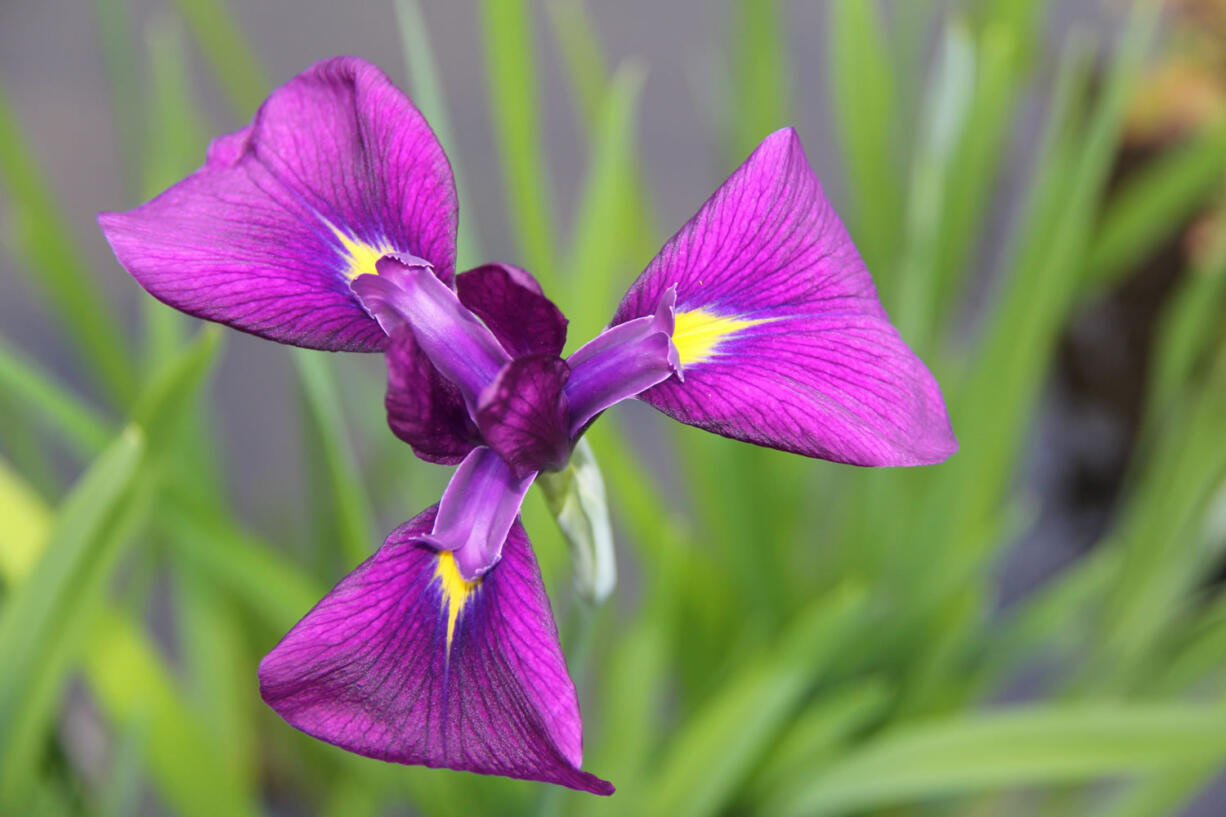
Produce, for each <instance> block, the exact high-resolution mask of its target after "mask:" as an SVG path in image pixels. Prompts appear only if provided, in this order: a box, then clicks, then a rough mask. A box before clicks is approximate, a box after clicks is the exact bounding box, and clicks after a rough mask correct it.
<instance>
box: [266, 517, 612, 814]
mask: <svg viewBox="0 0 1226 817" xmlns="http://www.w3.org/2000/svg"><path fill="white" fill-rule="evenodd" d="M434 514H435V508H429V509H427V510H426V511H424V512H423V513H421V514H419V515H418V516H417V517H415V518H414V519H412V520H411V521H409V522H406V523H405V524H404V525H402V526H400V527H399V528H398V529H397V530H396V531H394V532H393V533H392V535H391V536H389V537H388V539H387V541H386V542H385V543H384V545H383V547H382V548H380V549H379V551H378V552H377V553H375V555H373V556H372V557H370V559H368V560H367V561H366V562H364V563H363V564H362V565H361V566H360V567H358V568H357V570H355V571H354V572H353V573H351V574H349V575H348V576H346V577H345V578H344V579H343V580H341V582H340V584H338V585H337V586H336V587H335V588H334V589H333V590H332V592H331V593H329V594H328V595H327V596H325V597H324V599H323V600H322V601H321V602H320V603H319V604H317V605H316V606H315V608H314V609H312V610H311V612H309V613H308V614H307V615H306V617H305V618H303V619H302V620H301V621H300V622H298V623H297V624H296V625H294V628H293V629H292V630H290V632H289V634H288V635H286V636H285V638H283V639H282V640H281V642H280V643H279V644H278V645H277V646H276V647H275V648H274V649H273V650H272V652H270V653H269V654H268V655H267V656H266V657H265V658H264V660H263V661H262V662H261V664H260V673H259V676H260V692H261V694H262V695H263V697H264V700H265V701H266V702H267V703H268V704H269V705H270V706H271V707H272V708H273V709H275V710H276V711H277V713H278V714H280V715H281V717H283V718H284V719H285V720H286V721H288V722H289V723H290V724H291V725H292V726H294V727H296V728H298V729H301V730H302V731H304V732H306V733H307V734H309V735H312V736H314V737H316V738H320V739H322V740H325V741H327V742H329V743H332V744H334V745H336V746H340V747H342V748H344V749H348V750H349V751H352V752H357V753H358V754H362V755H366V756H367V757H374V758H379V759H381V760H387V761H392V762H395V763H407V764H422V765H426V766H431V767H435V768H438V767H444V768H450V769H460V770H464V771H471V772H478V773H481V774H496V775H504V776H507V777H516V778H521V779H525V780H539V781H544V782H548V783H557V784H560V785H563V786H569V787H571V788H575V789H581V790H583V791H589V792H594V793H596V794H611V793H612V792H613V787H612V786H611V785H610V784H609V783H607V782H605V781H603V780H601V779H600V778H598V777H595V776H594V775H591V774H589V773H587V772H583V771H580V770H579V765H580V764H581V762H582V738H581V729H582V725H581V721H580V717H579V706H578V702H577V700H576V695H575V687H574V684H573V683H572V682H571V680H570V676H569V675H568V673H567V670H566V662H565V659H563V657H562V650H561V647H560V646H559V644H558V634H557V628H556V627H555V626H554V623H553V615H552V613H551V611H550V608H549V599H548V598H547V597H546V595H545V590H544V587H543V585H542V583H541V575H540V570H539V569H538V568H537V565H536V560H535V558H534V557H533V555H532V550H531V548H530V546H529V544H528V537H527V535H526V534H525V533H524V530H523V527H522V526H521V525H519V524H518V523H516V525H515V526H514V528H513V529H512V530H511V532H510V534H509V536H508V537H507V541H506V544H505V547H504V549H503V559H502V561H501V562H500V563H499V564H498V566H497V568H496V569H495V570H493V571H491V572H490V573H488V574H487V575H485V576H484V577H482V578H481V579H480V580H479V581H477V582H465V581H464V580H463V579H461V578H460V577H459V575H458V573H456V570H455V566H454V563H453V561H452V557H451V554H450V553H448V552H445V551H443V552H440V551H436V550H434V549H433V548H430V547H428V546H427V545H425V544H423V543H422V540H421V538H420V537H421V535H422V534H423V533H425V532H426V531H428V530H429V529H430V528H431V526H432V525H433V522H434Z"/></svg>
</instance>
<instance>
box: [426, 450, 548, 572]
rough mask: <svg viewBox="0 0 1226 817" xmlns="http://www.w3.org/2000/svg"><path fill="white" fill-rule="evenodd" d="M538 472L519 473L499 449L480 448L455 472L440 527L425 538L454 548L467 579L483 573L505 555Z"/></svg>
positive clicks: (438, 522)
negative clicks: (504, 546) (509, 536)
mask: <svg viewBox="0 0 1226 817" xmlns="http://www.w3.org/2000/svg"><path fill="white" fill-rule="evenodd" d="M535 478H536V472H535V471H531V472H529V473H528V474H526V475H524V476H516V475H515V474H513V473H512V472H511V469H510V467H509V466H508V465H507V464H506V462H504V461H503V459H502V457H500V456H498V454H497V453H496V452H495V451H494V450H493V449H490V448H487V447H485V446H481V447H480V448H474V449H473V450H472V451H471V452H469V454H468V456H467V457H465V458H464V461H463V462H461V463H460V467H459V468H457V469H456V470H455V473H454V474H452V476H451V482H449V483H447V488H446V490H444V491H443V498H442V500H441V501H440V502H439V505H438V516H436V517H435V519H434V528H433V529H432V530H431V531H430V534H429V535H428V536H425V537H423V538H424V539H425V540H426V541H428V542H429V543H430V544H431V545H433V546H434V547H436V548H439V549H440V550H450V551H452V552H454V553H455V560H456V565H458V566H459V568H460V575H461V576H463V577H464V578H465V579H468V580H470V581H471V580H472V579H475V578H477V577H478V576H480V575H482V574H483V573H485V572H486V571H488V570H489V569H490V568H491V567H493V566H494V565H496V564H497V563H498V559H499V558H501V555H502V543H503V541H504V540H505V539H506V538H507V531H509V530H510V529H511V524H512V523H513V522H514V521H515V518H516V517H517V516H518V515H519V506H520V505H521V504H523V501H524V495H525V494H526V493H528V488H529V487H530V486H531V485H532V480H533V479H535Z"/></svg>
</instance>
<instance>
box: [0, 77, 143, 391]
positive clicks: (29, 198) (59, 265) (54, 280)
mask: <svg viewBox="0 0 1226 817" xmlns="http://www.w3.org/2000/svg"><path fill="white" fill-rule="evenodd" d="M20 121H21V116H20V115H19V114H18V112H17V111H16V110H14V108H13V106H12V104H11V103H10V102H9V99H8V96H7V94H6V93H5V90H4V87H3V85H0V192H3V193H4V194H5V195H6V196H7V197H8V203H7V208H6V209H7V210H8V225H7V230H6V232H7V235H5V236H3V238H6V239H8V240H9V241H10V242H11V246H12V248H13V254H14V257H15V258H16V259H17V260H18V262H19V263H20V265H21V266H22V267H24V268H25V271H26V275H27V276H28V277H29V279H30V282H31V284H32V285H33V286H34V287H35V288H36V289H38V290H39V291H40V292H41V293H42V295H43V298H44V300H46V302H47V305H48V307H49V310H48V311H49V312H50V313H51V314H53V315H55V316H56V318H57V319H58V320H59V322H60V326H61V328H62V329H63V330H64V331H65V332H66V333H67V334H68V335H69V336H70V337H71V338H72V339H73V341H75V343H76V346H77V351H78V352H79V353H80V354H81V356H82V357H83V358H84V359H85V360H86V361H87V362H88V366H87V369H88V370H89V372H90V374H91V375H92V376H93V377H94V378H95V380H96V381H97V383H98V385H100V386H101V387H102V389H103V390H104V393H105V394H106V395H107V396H108V397H109V398H110V399H111V400H112V401H113V402H114V403H115V404H116V405H120V406H122V405H126V403H127V402H128V400H129V399H130V398H131V396H132V394H133V392H134V391H135V388H136V377H135V373H134V371H133V367H132V364H131V361H130V358H129V355H128V351H127V349H128V344H127V340H126V339H125V337H124V334H123V332H122V330H121V329H120V325H119V322H118V317H117V315H116V314H115V312H114V310H113V309H112V308H111V307H110V305H109V304H108V302H107V299H106V297H105V295H104V293H103V292H102V290H101V289H100V288H99V287H98V284H97V278H96V277H95V276H94V275H93V274H92V273H91V271H90V269H89V267H88V265H87V264H86V262H85V259H84V257H83V255H82V253H81V250H80V248H79V246H78V244H77V240H76V238H75V237H74V235H73V231H72V229H71V226H70V225H69V224H68V223H67V221H66V220H65V219H64V217H63V214H62V211H61V210H60V209H59V207H58V206H57V205H56V203H55V200H54V197H53V196H52V193H51V185H50V182H49V181H48V180H47V178H46V177H45V176H44V175H43V174H42V173H41V172H40V168H39V163H38V162H37V161H36V160H35V157H34V152H33V150H32V149H31V148H30V146H29V145H28V144H27V143H26V141H25V137H24V136H23V134H22V133H21V131H20V128H19V126H18V123H19V122H20Z"/></svg>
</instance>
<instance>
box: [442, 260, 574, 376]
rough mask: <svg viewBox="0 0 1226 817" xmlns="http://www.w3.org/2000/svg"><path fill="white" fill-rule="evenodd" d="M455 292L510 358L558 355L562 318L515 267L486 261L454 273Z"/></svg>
mask: <svg viewBox="0 0 1226 817" xmlns="http://www.w3.org/2000/svg"><path fill="white" fill-rule="evenodd" d="M456 293H457V294H458V295H459V296H460V302H461V303H463V304H464V306H466V307H468V308H469V309H471V310H472V311H473V313H474V314H476V315H477V317H479V318H480V319H481V320H482V321H484V322H485V325H486V326H488V327H489V328H490V331H491V332H493V333H494V336H495V337H497V338H498V340H499V342H500V343H501V344H502V346H503V348H504V349H506V350H507V351H508V352H510V353H511V356H512V357H516V356H519V355H531V354H548V355H555V356H556V355H560V354H562V347H563V346H565V345H566V323H567V321H566V317H565V316H564V315H563V314H562V312H561V310H559V309H558V308H557V307H556V306H554V304H553V301H551V300H549V299H548V298H546V297H545V295H544V294H543V293H542V292H541V285H540V284H538V283H537V281H536V279H535V278H533V277H532V276H531V275H529V274H528V273H527V272H525V271H524V270H522V269H520V268H519V267H513V266H511V265H510V264H486V265H484V266H481V267H477V268H476V269H471V270H469V271H468V272H462V273H460V274H459V275H457V276H456Z"/></svg>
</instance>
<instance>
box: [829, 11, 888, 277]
mask: <svg viewBox="0 0 1226 817" xmlns="http://www.w3.org/2000/svg"><path fill="white" fill-rule="evenodd" d="M829 15H830V16H829V20H828V23H827V25H828V29H827V30H828V34H827V38H826V47H827V51H828V53H829V55H830V57H829V59H830V62H829V67H828V71H829V76H830V79H831V83H832V87H831V96H832V99H833V107H834V125H835V129H836V133H837V135H838V138H839V145H840V147H841V149H842V152H843V157H844V167H845V168H846V174H847V183H848V200H849V202H850V207H847V208H846V211H847V213H848V216H849V217H848V218H847V221H848V223H849V226H850V229H851V233H852V236H853V237H854V238H855V239H856V246H857V247H859V248H860V250H861V254H862V255H863V256H864V260H865V261H866V262H867V264H868V268H869V269H870V270H872V271H873V277H874V278H875V279H876V281H877V288H878V289H879V290H881V291H883V292H886V293H888V292H889V291H890V286H891V283H892V280H893V278H892V276H891V268H892V266H893V264H894V260H895V256H896V255H897V253H898V250H899V239H900V236H901V233H902V212H901V209H900V207H899V197H898V192H897V191H898V188H899V186H900V184H901V180H902V178H903V173H902V172H901V169H900V168H899V166H898V162H897V155H898V154H897V151H896V150H895V147H896V146H895V144H894V143H893V139H892V137H893V134H895V133H896V132H897V129H898V128H899V126H900V124H901V123H899V122H898V120H897V107H898V90H897V88H896V85H895V79H894V73H893V66H894V59H893V54H892V52H891V48H890V43H889V41H888V38H887V35H886V31H885V26H884V24H883V22H882V20H881V16H880V13H879V11H878V7H877V4H876V3H865V2H863V0H832V2H831V3H830V5H829Z"/></svg>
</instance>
